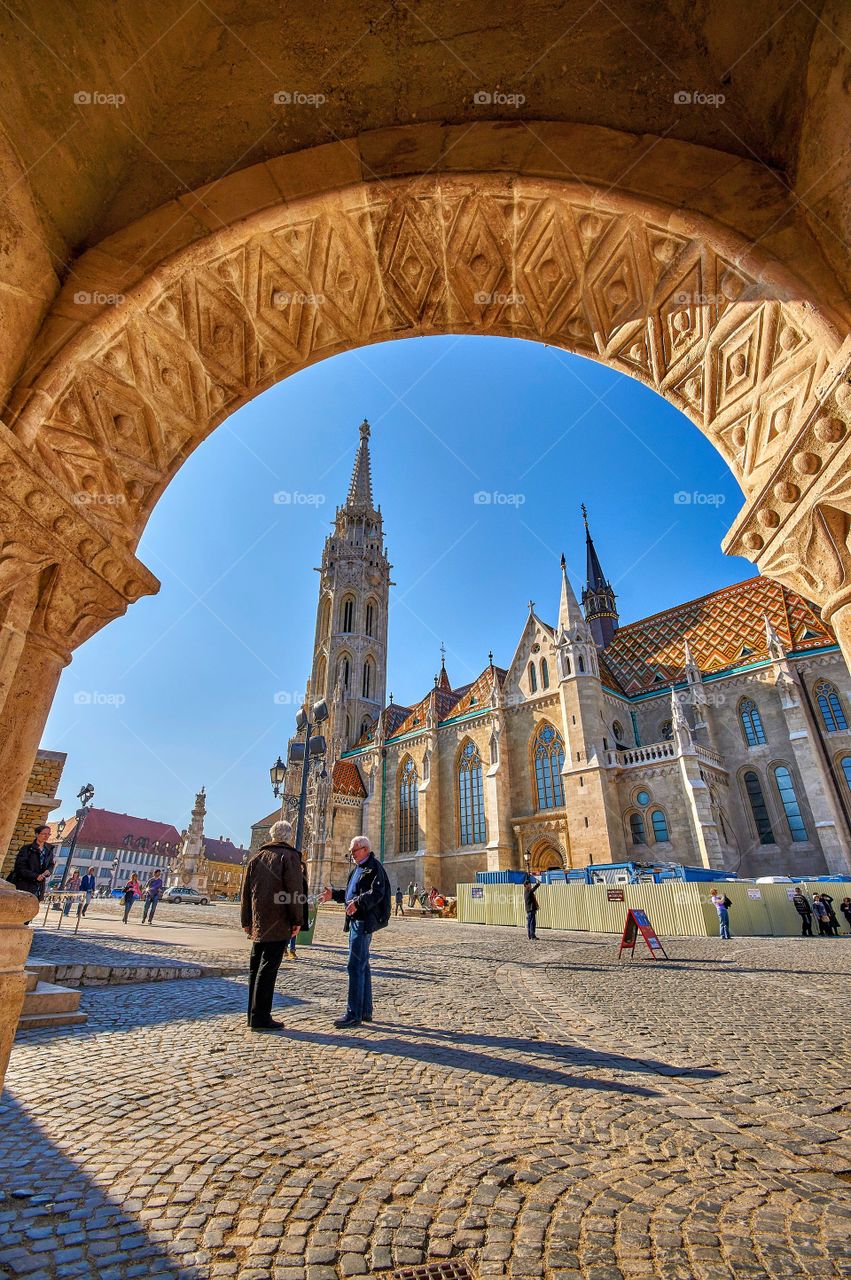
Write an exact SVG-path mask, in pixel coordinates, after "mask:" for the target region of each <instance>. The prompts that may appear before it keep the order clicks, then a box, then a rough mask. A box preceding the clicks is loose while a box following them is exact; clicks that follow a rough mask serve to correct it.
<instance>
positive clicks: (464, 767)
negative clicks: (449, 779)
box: [458, 738, 485, 845]
mask: <svg viewBox="0 0 851 1280" xmlns="http://www.w3.org/2000/svg"><path fill="white" fill-rule="evenodd" d="M458 817H459V833H460V837H461V844H462V845H464V844H482V843H483V842H484V840H485V799H484V792H483V789H482V757H481V756H480V755H479V749H478V747H477V746H476V744H475V743H474V742H470V740H469V738H468V739H467V741H466V742H465V743H464V745H463V747H462V748H461V756H460V759H459V762H458Z"/></svg>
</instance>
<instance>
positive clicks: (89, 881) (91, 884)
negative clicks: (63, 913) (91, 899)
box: [80, 872, 97, 893]
mask: <svg viewBox="0 0 851 1280" xmlns="http://www.w3.org/2000/svg"><path fill="white" fill-rule="evenodd" d="M96 888H97V886H96V884H95V878H94V876H90V875H89V874H88V872H86V874H85V875H84V876H83V878H82V879H81V880H80V893H94V891H95V889H96Z"/></svg>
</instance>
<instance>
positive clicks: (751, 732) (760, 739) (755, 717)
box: [739, 698, 765, 747]
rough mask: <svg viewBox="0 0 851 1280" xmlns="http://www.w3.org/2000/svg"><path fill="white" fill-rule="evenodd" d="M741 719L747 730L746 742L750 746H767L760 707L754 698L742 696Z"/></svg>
mask: <svg viewBox="0 0 851 1280" xmlns="http://www.w3.org/2000/svg"><path fill="white" fill-rule="evenodd" d="M739 719H740V720H741V722H742V728H743V729H744V732H745V742H747V744H748V746H749V747H762V746H765V730H764V729H763V727H762V718H761V716H760V714H759V708H758V707H757V705H756V703H755V702H754V700H753V698H742V700H741V702H740V703H739Z"/></svg>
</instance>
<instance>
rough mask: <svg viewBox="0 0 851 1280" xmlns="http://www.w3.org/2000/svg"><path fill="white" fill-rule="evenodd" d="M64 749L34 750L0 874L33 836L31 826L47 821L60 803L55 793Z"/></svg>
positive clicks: (0, 874) (63, 766) (8, 866)
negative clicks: (23, 793)
mask: <svg viewBox="0 0 851 1280" xmlns="http://www.w3.org/2000/svg"><path fill="white" fill-rule="evenodd" d="M65 759H66V753H65V752H64V751H43V750H41V749H39V750H38V751H37V752H36V757H35V762H34V764H33V767H32V770H31V772H30V777H29V782H28V783H27V790H26V793H25V795H24V800H23V803H22V805H21V807H20V810H19V812H18V818H17V821H16V823H15V826H14V829H13V831H12V838H11V840H10V841H9V847H8V849H7V851H6V855H5V857H4V858H2V859H0V876H5V875H6V873H7V872H8V871H11V869H12V864H13V862H14V860H15V855H16V854H17V852H18V850H19V849H20V847H21V845H24V844H29V842H30V841H31V840H32V838H33V827H36V826H41V825H42V823H45V822H47V821H48V818H49V815H50V814H51V813H52V812H53V810H54V809H57V808H58V807H59V805H60V804H61V803H62V802H61V800H60V799H59V798H58V796H57V795H56V792H57V789H58V787H59V779H60V778H61V777H62V770H63V769H64V768H65Z"/></svg>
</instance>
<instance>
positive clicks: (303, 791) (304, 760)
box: [269, 698, 328, 852]
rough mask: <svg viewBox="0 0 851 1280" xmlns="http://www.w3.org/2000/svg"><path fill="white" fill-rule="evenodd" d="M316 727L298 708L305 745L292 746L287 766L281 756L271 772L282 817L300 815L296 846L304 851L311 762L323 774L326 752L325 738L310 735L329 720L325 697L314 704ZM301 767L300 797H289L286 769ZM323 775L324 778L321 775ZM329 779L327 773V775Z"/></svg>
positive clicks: (298, 722)
mask: <svg viewBox="0 0 851 1280" xmlns="http://www.w3.org/2000/svg"><path fill="white" fill-rule="evenodd" d="M312 715H313V724H311V722H310V719H309V718H308V714H307V712H306V711H305V709H304V707H299V709H298V712H297V713H296V718H295V723H296V729H297V730H298V732H299V733H302V732H303V733H304V742H292V743H290V750H289V756H288V760H287V764H284V762H283V760H282V759H281V757H280V756H278V758H277V760H276V761H275V763H274V764H273V765H272V767H271V769H270V770H269V779H270V781H271V783H272V791H273V793H274V795H275V797H276V798H277V797H278V796H280V797H281V814H282V815H283V812H284V809H285V808H286V809H291V810H293V811H294V812H295V813H297V817H296V834H295V847H296V849H298V850H299V852H301V842H302V839H303V838H304V814H305V810H306V808H307V779H308V774H309V771H310V765H311V763H312V764H314V765H315V767H316V769H317V770H322V772H323V773H324V758H325V752H326V744H325V739H324V738H323V737H322V735H321V734H317V735H316V736H315V737H312V736H311V733H312V730H313V729H314V728H315V727H316V726H317V725H320V724H322V722H323V721H324V720H327V719H328V704H327V702H326V701H325V699H324V698H320V699H319V701H318V702H314V704H313V709H312ZM299 765H300V766H301V780H300V785H299V793H298V796H294V795H287V794H286V792H285V791H284V783H285V780H286V776H287V769H288V768H293V767H296V766H299ZM320 776H322V775H321V774H320ZM325 776H326V777H327V774H325Z"/></svg>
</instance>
